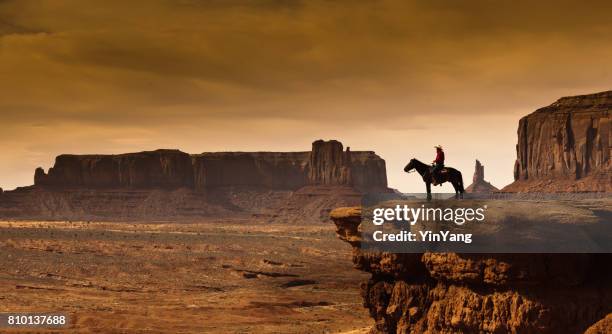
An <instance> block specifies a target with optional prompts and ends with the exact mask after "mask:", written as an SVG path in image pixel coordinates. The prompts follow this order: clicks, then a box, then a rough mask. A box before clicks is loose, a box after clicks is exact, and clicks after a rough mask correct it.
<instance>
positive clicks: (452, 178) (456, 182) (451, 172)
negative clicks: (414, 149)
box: [404, 158, 465, 201]
mask: <svg viewBox="0 0 612 334" xmlns="http://www.w3.org/2000/svg"><path fill="white" fill-rule="evenodd" d="M413 169H414V170H416V171H417V173H419V174H420V175H421V177H423V181H424V182H425V188H427V200H428V201H430V200H431V184H432V183H433V176H432V173H431V166H429V165H427V164H425V163H422V162H420V161H419V160H417V159H414V158H413V159H411V160H410V162H408V164H407V165H406V167H404V172H406V173H410V171H411V170H413ZM436 181H437V182H438V184H442V183H444V182H447V181H448V182H450V183H452V184H453V187H454V188H455V198H456V199H459V198H463V193H464V192H465V189H463V176H461V172H460V171H458V170H456V169H454V168H451V167H444V168H442V170H440V171H439V172H438V177H437V178H436Z"/></svg>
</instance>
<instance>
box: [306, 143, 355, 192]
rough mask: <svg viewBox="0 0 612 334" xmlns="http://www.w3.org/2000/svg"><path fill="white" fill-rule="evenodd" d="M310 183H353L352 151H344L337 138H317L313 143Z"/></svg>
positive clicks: (309, 174)
mask: <svg viewBox="0 0 612 334" xmlns="http://www.w3.org/2000/svg"><path fill="white" fill-rule="evenodd" d="M308 167H309V173H308V183H309V184H315V185H344V184H351V183H352V178H351V152H350V150H348V149H347V151H346V152H344V151H343V148H342V143H340V142H339V141H336V140H330V141H323V140H317V141H315V142H314V143H312V152H311V153H310V163H309V166H308Z"/></svg>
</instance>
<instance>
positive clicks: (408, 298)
mask: <svg viewBox="0 0 612 334" xmlns="http://www.w3.org/2000/svg"><path fill="white" fill-rule="evenodd" d="M536 205H540V206H538V208H540V209H542V206H541V204H536ZM330 216H331V219H332V220H333V222H334V223H335V225H336V233H337V235H338V237H339V238H340V239H341V240H343V241H345V242H347V243H348V244H350V245H351V247H352V248H353V264H354V266H355V268H356V269H359V270H361V271H364V272H368V273H370V274H371V276H370V278H369V279H368V280H367V281H365V282H363V283H362V284H361V290H362V291H361V292H362V296H363V305H364V307H366V308H367V309H368V310H369V313H370V315H371V317H372V318H373V319H374V321H375V324H374V326H373V328H372V330H371V333H381V334H382V333H384V334H390V333H402V334H408V333H448V334H450V333H491V334H492V333H555V334H558V333H568V334H569V333H571V334H575V333H582V332H584V331H585V330H587V328H589V327H590V326H593V327H592V329H590V330H589V333H593V332H595V333H599V332H597V330H598V329H600V328H602V327H605V326H608V325H609V323H610V321H609V319H608V320H605V319H604V318H605V317H606V315H607V314H609V313H610V312H612V308H611V305H612V285H611V283H610V282H612V270H611V269H610V266H609V263H610V258H611V256H610V254H456V253H412V254H405V253H388V252H380V251H375V250H362V249H361V244H362V243H363V239H362V235H361V232H360V224H361V222H362V217H361V208H360V207H345V208H338V209H335V210H333V211H332V212H331V214H330ZM608 318H609V316H608ZM598 321H599V323H598ZM606 321H607V322H606ZM596 323H598V324H596ZM594 324H596V325H594ZM605 329H606V330H610V328H609V327H606V328H605Z"/></svg>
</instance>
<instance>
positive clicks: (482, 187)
mask: <svg viewBox="0 0 612 334" xmlns="http://www.w3.org/2000/svg"><path fill="white" fill-rule="evenodd" d="M472 181H473V182H472V184H470V186H469V187H467V188H465V191H466V192H468V193H491V192H495V191H499V189H497V188H496V187H495V186H493V185H492V184H491V183H489V182H487V181H485V179H484V166H483V165H482V164H481V163H480V161H478V160H476V166H475V168H474V177H473V178H472Z"/></svg>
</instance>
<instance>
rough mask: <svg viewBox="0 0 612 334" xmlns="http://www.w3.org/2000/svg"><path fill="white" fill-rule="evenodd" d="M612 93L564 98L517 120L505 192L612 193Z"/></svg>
mask: <svg viewBox="0 0 612 334" xmlns="http://www.w3.org/2000/svg"><path fill="white" fill-rule="evenodd" d="M611 109H612V91H607V92H602V93H597V94H590V95H580V96H572V97H564V98H561V99H559V100H558V101H557V102H555V103H553V104H551V105H550V106H547V107H544V108H541V109H538V110H536V111H535V112H533V113H532V114H529V115H527V116H525V117H523V118H522V119H521V120H520V121H519V128H518V144H517V146H516V151H517V160H516V163H515V166H514V179H515V181H516V182H515V183H513V184H511V185H509V186H508V187H506V188H504V190H505V191H544V192H546V191H563V192H565V191H608V192H609V191H612V172H611V162H610V148H611V147H612V137H611V129H612V127H611V125H610V124H611V123H610V110H611Z"/></svg>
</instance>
